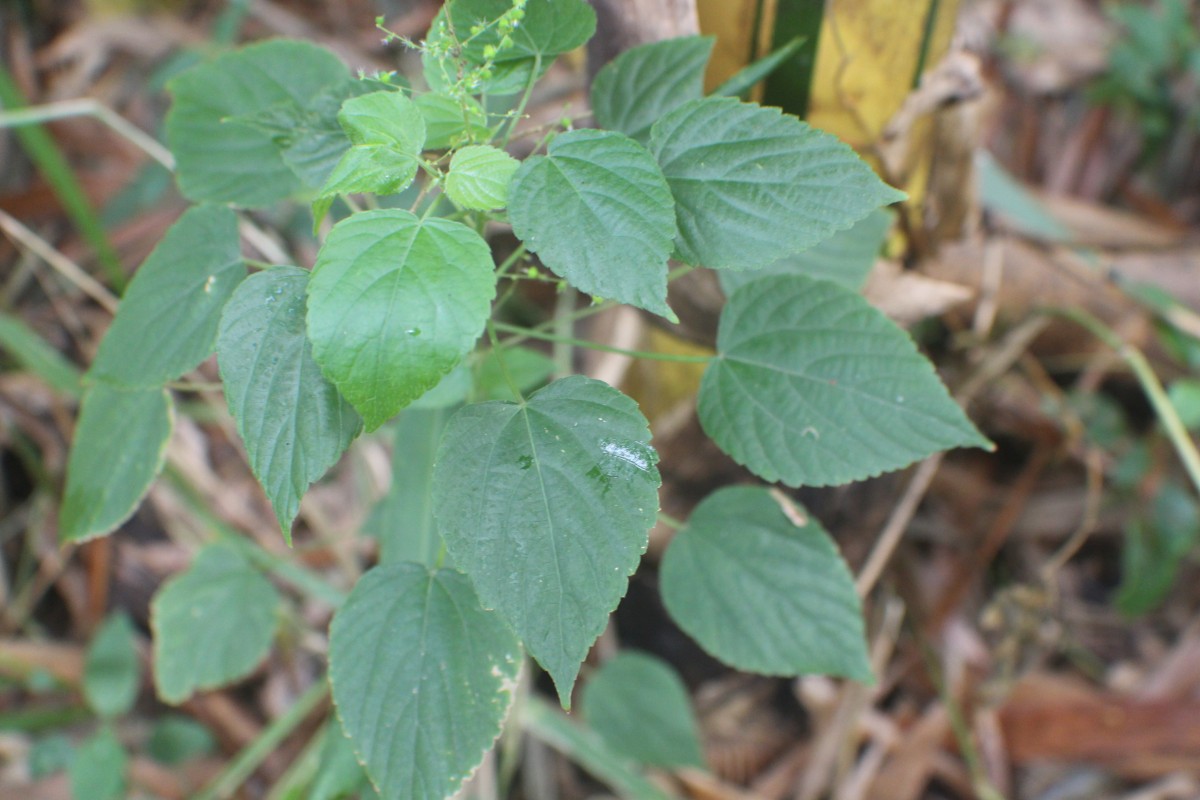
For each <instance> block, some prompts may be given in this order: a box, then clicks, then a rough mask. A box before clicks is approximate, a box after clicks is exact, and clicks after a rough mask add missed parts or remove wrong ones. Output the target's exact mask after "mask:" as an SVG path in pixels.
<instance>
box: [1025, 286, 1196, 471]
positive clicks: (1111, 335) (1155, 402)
mask: <svg viewBox="0 0 1200 800" xmlns="http://www.w3.org/2000/svg"><path fill="white" fill-rule="evenodd" d="M1045 313H1047V314H1053V315H1054V316H1058V317H1062V318H1063V319H1068V320H1070V321H1071V322H1074V323H1075V324H1077V325H1080V326H1081V327H1083V328H1086V329H1087V330H1088V331H1089V332H1090V333H1091V334H1092V335H1093V336H1095V337H1096V338H1097V339H1099V340H1100V341H1102V342H1104V344H1106V345H1108V347H1110V348H1112V350H1113V351H1115V352H1116V354H1117V355H1119V356H1120V357H1121V358H1122V359H1123V360H1124V361H1125V363H1126V364H1128V365H1129V368H1130V369H1131V370H1133V374H1134V377H1136V378H1137V380H1138V383H1139V384H1141V387H1142V391H1143V392H1145V393H1146V398H1147V399H1148V400H1149V401H1150V405H1151V407H1153V408H1154V413H1155V414H1157V415H1158V419H1159V421H1160V422H1162V426H1163V429H1164V430H1165V431H1166V434H1167V438H1168V439H1169V440H1170V441H1171V444H1172V445H1173V446H1174V448H1175V452H1176V453H1178V454H1179V458H1180V460H1181V461H1182V462H1183V468H1184V470H1186V471H1187V474H1188V477H1189V478H1190V479H1191V481H1192V486H1194V487H1195V489H1196V492H1197V493H1200V452H1197V450H1196V444H1195V442H1193V441H1192V437H1191V434H1189V433H1188V431H1187V427H1186V426H1185V425H1184V424H1183V420H1181V419H1180V418H1179V412H1177V411H1176V410H1175V404H1174V403H1172V402H1171V398H1169V397H1168V396H1167V392H1166V390H1165V389H1164V388H1163V385H1162V382H1161V381H1159V379H1158V376H1157V375H1155V374H1154V368H1153V367H1151V366H1150V362H1149V361H1147V360H1146V357H1145V356H1144V355H1142V352H1141V351H1140V350H1138V349H1137V348H1136V347H1134V346H1133V345H1131V344H1129V343H1128V342H1126V341H1125V340H1123V339H1122V338H1121V337H1120V336H1118V335H1117V334H1116V332H1115V331H1113V330H1112V328H1110V327H1108V326H1107V325H1105V324H1104V323H1103V322H1101V321H1100V320H1099V319H1097V318H1096V317H1095V316H1093V315H1092V314H1090V313H1089V312H1087V311H1084V310H1083V309H1081V308H1057V309H1046V310H1045Z"/></svg>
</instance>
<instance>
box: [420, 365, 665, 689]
mask: <svg viewBox="0 0 1200 800" xmlns="http://www.w3.org/2000/svg"><path fill="white" fill-rule="evenodd" d="M649 440H650V433H649V430H648V425H647V422H646V419H645V417H643V416H642V415H641V413H640V412H639V411H638V408H637V404H636V403H634V402H633V401H632V400H631V399H629V398H628V397H626V396H625V395H623V394H621V393H620V392H618V391H617V390H616V389H614V388H612V387H611V386H609V385H607V384H605V383H602V382H601V381H595V380H591V379H588V378H584V377H582V376H578V375H576V376H572V377H569V378H563V379H562V380H559V381H555V382H554V383H552V384H550V385H549V386H547V387H546V388H545V389H542V390H541V391H539V392H538V393H536V394H534V395H533V396H532V397H531V398H529V400H528V401H527V402H525V403H522V404H516V403H505V402H488V403H480V404H478V405H472V406H467V407H465V408H463V409H461V410H460V411H459V412H458V413H457V414H455V415H454V417H453V418H451V420H450V424H449V425H448V426H447V428H446V432H445V434H444V435H443V436H442V444H441V447H440V448H439V450H438V457H437V462H436V464H435V466H434V476H433V492H434V496H433V503H434V515H435V517H436V519H437V522H438V529H439V530H440V531H441V534H442V538H443V539H444V540H445V542H446V547H447V549H448V550H449V551H450V555H451V556H452V557H453V558H454V563H455V564H456V565H458V566H459V568H460V569H462V570H463V571H464V572H466V573H467V574H468V575H469V576H470V577H471V581H472V582H473V583H474V584H475V588H476V590H477V591H478V592H479V597H480V599H481V600H482V601H483V602H484V604H485V605H486V606H487V607H489V608H495V609H496V610H497V611H498V612H499V613H500V614H501V616H503V617H504V618H505V619H506V620H508V621H509V623H510V624H511V625H512V626H513V628H514V629H515V630H516V632H517V635H519V636H520V637H521V641H523V642H524V643H525V646H526V648H527V649H528V650H529V652H530V653H531V654H532V655H533V656H534V658H536V659H537V660H538V662H539V663H540V664H541V665H542V666H543V667H545V669H546V671H547V672H549V673H550V675H551V677H553V678H554V683H555V685H556V686H557V687H558V695H559V699H560V700H561V701H562V703H563V705H564V706H568V705H569V704H570V697H571V687H572V685H573V684H574V682H575V676H576V675H577V674H578V672H579V665H580V663H581V662H582V661H583V658H584V656H586V655H587V651H588V648H590V647H591V645H592V643H593V642H594V641H595V640H596V637H598V636H599V635H600V633H601V632H602V631H603V630H604V626H605V624H606V623H607V620H608V615H609V613H610V612H611V611H612V610H613V608H615V607H616V605H617V601H618V600H620V599H621V596H622V595H624V593H625V587H626V582H627V578H628V576H629V575H631V574H632V573H633V572H634V570H635V569H637V565H638V559H639V558H640V556H641V554H642V552H643V551H644V550H645V549H646V541H647V539H646V535H647V531H649V529H650V527H651V526H652V525H653V524H654V519H655V515H656V513H657V510H658V486H659V476H658V469H657V468H656V467H655V464H656V463H657V462H658V454H657V453H655V452H654V450H653V448H651V447H650V444H649Z"/></svg>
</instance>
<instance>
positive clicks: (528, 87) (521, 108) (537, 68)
mask: <svg viewBox="0 0 1200 800" xmlns="http://www.w3.org/2000/svg"><path fill="white" fill-rule="evenodd" d="M541 71H542V54H541V53H538V54H537V55H535V56H534V58H533V71H532V72H530V73H529V80H528V81H527V82H526V83H525V91H524V93H522V95H521V102H519V103H517V109H516V111H514V112H513V118H512V122H510V123H509V125H508V130H507V131H505V132H504V138H503V139H502V140H501V141H500V149H502V150H503V149H504V148H505V147H507V146H508V140H509V139H511V138H512V135H513V132H514V131H516V129H517V125H518V124H519V123H520V122H521V117H522V116H524V114H525V106H526V105H528V103H529V97H530V95H532V94H533V85H534V84H535V83H537V79H538V74H539V73H540V72H541Z"/></svg>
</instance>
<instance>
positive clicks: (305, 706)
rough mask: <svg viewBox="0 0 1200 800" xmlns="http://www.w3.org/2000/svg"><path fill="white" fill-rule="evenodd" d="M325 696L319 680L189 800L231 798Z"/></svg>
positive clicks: (326, 688)
mask: <svg viewBox="0 0 1200 800" xmlns="http://www.w3.org/2000/svg"><path fill="white" fill-rule="evenodd" d="M328 694H329V683H328V681H326V680H325V677H324V676H322V677H321V678H320V680H318V681H317V682H316V683H314V684H313V685H312V686H310V687H309V688H308V691H306V692H305V693H304V694H302V695H300V696H299V697H298V698H296V702H295V703H294V704H293V705H292V707H291V708H289V709H288V710H287V711H286V712H284V714H283V715H282V716H280V717H279V718H278V719H275V720H273V721H272V722H271V724H270V725H268V726H267V727H266V728H265V729H263V732H262V733H260V734H259V735H258V738H257V739H255V740H254V741H253V742H251V743H250V744H249V745H247V746H246V747H245V748H244V749H243V750H242V751H241V752H240V753H238V755H237V757H236V758H234V759H233V761H231V762H229V766H227V767H226V768H225V769H224V770H223V771H222V772H221V774H220V775H218V776H217V777H216V778H215V779H213V781H212V783H210V784H209V785H208V786H207V787H206V788H205V789H204V790H203V791H201V792H200V793H199V794H197V795H196V796H195V797H194V798H193V800H223V799H224V798H227V797H231V796H232V795H233V793H234V792H235V791H237V789H238V787H239V786H241V785H242V784H243V783H245V782H246V779H247V778H249V777H250V776H251V775H253V774H254V770H256V769H258V767H259V765H261V764H262V762H263V761H265V760H266V758H267V756H269V755H271V753H273V752H274V751H275V748H276V747H278V746H279V744H280V742H282V741H283V740H284V739H286V738H287V737H288V736H290V735H291V733H292V731H294V730H295V729H296V728H297V727H298V726H299V725H300V723H302V722H303V721H304V720H305V718H306V717H308V715H309V714H310V713H311V712H312V710H313V709H315V708H316V707H317V706H319V705H320V704H321V703H322V702H323V701H324V700H325V698H326V697H327V696H328Z"/></svg>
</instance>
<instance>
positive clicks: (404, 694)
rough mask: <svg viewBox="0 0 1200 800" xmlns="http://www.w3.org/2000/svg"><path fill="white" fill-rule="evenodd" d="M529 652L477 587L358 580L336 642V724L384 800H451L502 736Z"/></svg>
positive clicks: (390, 571)
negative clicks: (523, 657)
mask: <svg viewBox="0 0 1200 800" xmlns="http://www.w3.org/2000/svg"><path fill="white" fill-rule="evenodd" d="M520 664H521V654H520V644H519V643H518V642H517V640H516V638H515V637H514V636H513V635H512V633H511V632H510V631H509V630H508V629H507V628H506V627H505V626H504V625H503V624H502V623H501V622H500V620H498V619H497V618H496V617H495V615H494V614H492V613H490V612H488V611H485V610H484V609H483V608H482V607H481V606H480V605H479V600H478V598H477V597H476V596H475V592H474V591H473V590H472V589H471V584H470V582H469V581H468V580H467V579H466V578H465V577H464V576H462V575H460V574H459V573H457V572H454V571H452V570H446V569H442V570H438V571H437V572H430V571H429V570H427V569H426V568H425V567H423V566H420V565H418V564H393V565H391V566H385V567H376V568H374V569H372V570H371V571H370V572H368V573H366V574H365V575H363V576H362V578H360V579H359V581H358V583H357V584H356V585H355V587H354V590H353V591H352V592H351V593H350V597H349V598H347V600H346V603H345V605H343V606H342V607H341V609H340V610H339V611H338V613H337V615H336V616H335V617H334V620H333V624H332V625H331V626H330V633H329V681H330V684H331V685H332V686H333V701H334V703H335V704H336V705H337V711H338V716H339V717H340V718H341V720H342V725H343V727H344V728H345V730H346V733H347V734H349V736H350V740H351V742H352V743H353V745H354V750H355V752H356V753H357V754H358V757H359V759H360V760H361V762H362V763H363V764H364V765H365V766H366V768H367V774H368V775H369V776H370V777H371V781H372V783H374V784H375V786H376V787H377V788H378V789H379V791H380V793H381V794H382V795H383V796H384V797H388V798H393V797H396V798H399V797H403V798H411V800H441V798H445V797H450V796H451V795H453V794H454V792H455V791H456V790H457V789H458V787H459V786H460V785H461V784H462V782H463V780H465V779H466V778H467V776H468V775H470V774H471V772H472V771H473V770H474V769H475V768H476V767H477V766H478V765H479V763H480V762H481V761H482V760H483V756H484V755H485V754H486V753H487V751H488V749H489V748H490V747H491V746H492V742H493V741H494V740H495V738H496V736H497V735H499V733H500V724H501V722H502V721H503V720H504V716H505V714H506V713H507V712H508V707H509V705H511V703H512V700H513V692H514V689H515V688H516V681H517V672H518V670H519V669H520Z"/></svg>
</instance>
